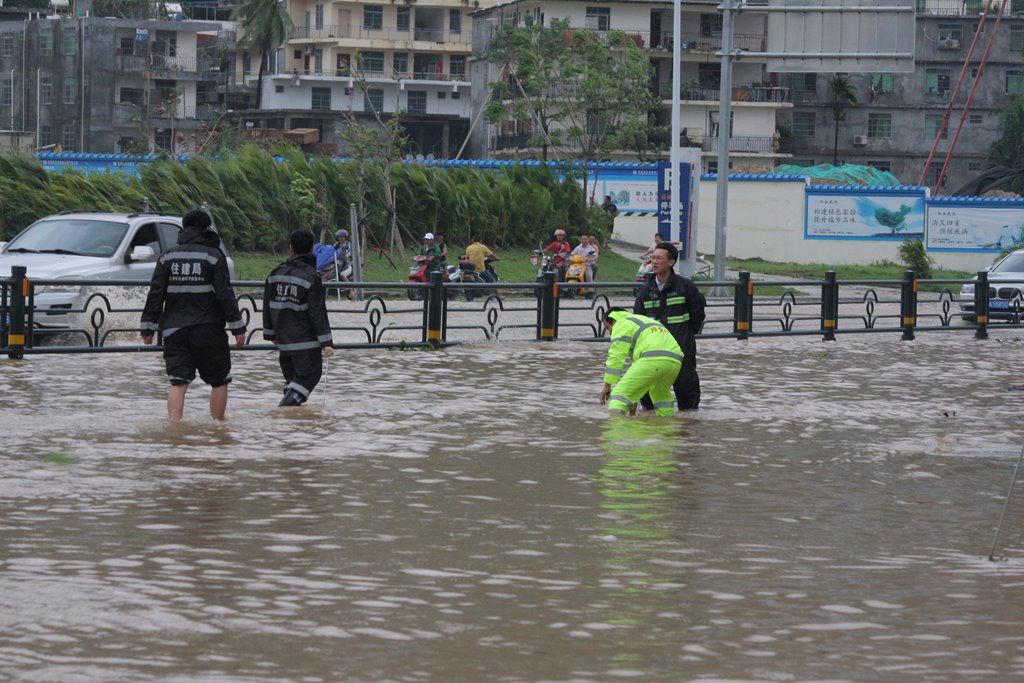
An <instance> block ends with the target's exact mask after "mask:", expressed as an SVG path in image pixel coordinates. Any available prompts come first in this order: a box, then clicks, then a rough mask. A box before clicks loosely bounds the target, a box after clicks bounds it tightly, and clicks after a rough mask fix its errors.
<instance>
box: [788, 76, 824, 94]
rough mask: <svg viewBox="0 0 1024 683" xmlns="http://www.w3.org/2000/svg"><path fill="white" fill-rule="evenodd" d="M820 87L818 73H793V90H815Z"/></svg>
mask: <svg viewBox="0 0 1024 683" xmlns="http://www.w3.org/2000/svg"><path fill="white" fill-rule="evenodd" d="M817 89H818V74H813V73H809V74H801V73H795V74H793V90H804V91H807V92H814V91H815V90H817Z"/></svg>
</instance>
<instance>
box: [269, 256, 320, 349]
mask: <svg viewBox="0 0 1024 683" xmlns="http://www.w3.org/2000/svg"><path fill="white" fill-rule="evenodd" d="M314 263H315V261H314V259H313V256H312V255H309V256H292V257H291V258H290V259H288V260H287V261H285V262H284V263H282V264H281V265H279V266H278V267H277V268H274V270H272V271H271V272H270V275H269V276H268V277H267V281H266V283H265V284H264V286H263V338H264V339H266V340H267V341H274V342H277V349H278V351H281V352H282V353H288V352H291V351H307V350H311V349H319V348H321V347H323V346H330V345H331V344H332V343H333V339H332V337H331V324H330V322H328V320H327V298H326V295H325V293H324V285H323V283H322V282H321V281H320V276H319V275H317V272H316V267H315V266H314Z"/></svg>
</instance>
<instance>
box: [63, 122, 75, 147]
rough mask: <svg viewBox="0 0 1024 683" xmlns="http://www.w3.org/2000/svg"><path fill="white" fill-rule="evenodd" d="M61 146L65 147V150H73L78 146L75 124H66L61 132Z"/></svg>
mask: <svg viewBox="0 0 1024 683" xmlns="http://www.w3.org/2000/svg"><path fill="white" fill-rule="evenodd" d="M60 146H61V147H63V148H64V151H65V152H67V151H68V150H72V149H74V148H75V147H76V145H75V126H74V124H70V123H69V124H66V125H65V126H64V128H63V129H62V130H61V133H60Z"/></svg>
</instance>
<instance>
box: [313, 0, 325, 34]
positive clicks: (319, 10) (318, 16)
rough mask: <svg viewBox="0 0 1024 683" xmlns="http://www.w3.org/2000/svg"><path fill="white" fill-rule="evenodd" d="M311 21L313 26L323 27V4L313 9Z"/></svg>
mask: <svg viewBox="0 0 1024 683" xmlns="http://www.w3.org/2000/svg"><path fill="white" fill-rule="evenodd" d="M313 22H314V24H313V27H314V28H317V29H321V28H323V27H324V6H323V5H317V6H316V8H315V9H314V17H313Z"/></svg>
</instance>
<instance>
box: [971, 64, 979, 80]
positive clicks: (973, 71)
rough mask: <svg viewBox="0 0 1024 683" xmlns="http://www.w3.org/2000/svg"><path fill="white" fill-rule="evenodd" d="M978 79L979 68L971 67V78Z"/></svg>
mask: <svg viewBox="0 0 1024 683" xmlns="http://www.w3.org/2000/svg"><path fill="white" fill-rule="evenodd" d="M977 77H978V67H976V66H972V67H971V78H977Z"/></svg>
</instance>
